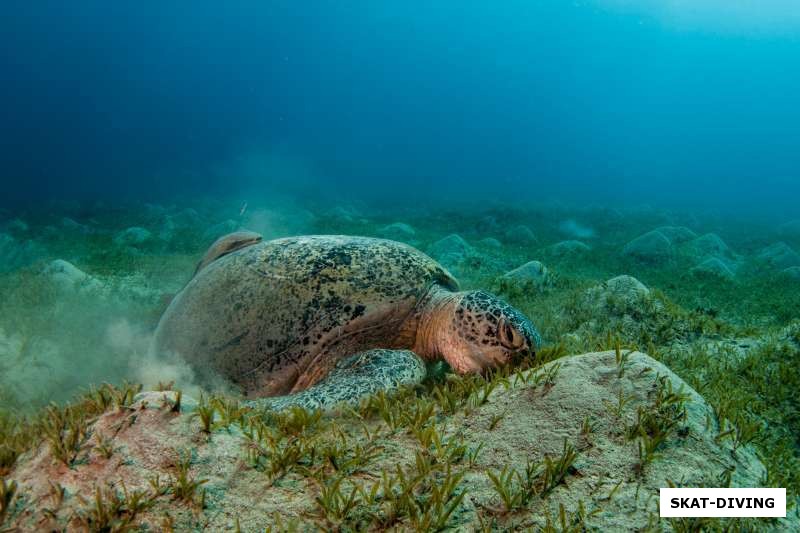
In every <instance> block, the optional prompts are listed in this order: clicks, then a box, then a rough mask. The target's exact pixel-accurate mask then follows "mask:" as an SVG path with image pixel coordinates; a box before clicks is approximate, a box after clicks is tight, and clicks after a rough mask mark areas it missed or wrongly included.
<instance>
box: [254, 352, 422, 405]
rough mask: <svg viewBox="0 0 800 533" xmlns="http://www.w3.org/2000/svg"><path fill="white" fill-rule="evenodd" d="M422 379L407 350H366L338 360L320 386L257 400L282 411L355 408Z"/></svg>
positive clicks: (418, 363)
mask: <svg viewBox="0 0 800 533" xmlns="http://www.w3.org/2000/svg"><path fill="white" fill-rule="evenodd" d="M423 379H425V363H423V362H422V360H421V359H420V358H419V357H418V356H417V355H416V354H415V353H414V352H412V351H410V350H382V349H375V350H368V351H366V352H361V353H358V354H355V355H353V356H350V357H346V358H344V359H341V360H340V361H339V362H338V363H336V365H335V366H334V367H333V369H332V370H331V371H330V373H329V374H328V375H327V376H325V377H324V378H323V379H322V380H321V381H320V382H319V383H317V384H316V385H314V386H313V387H310V388H308V389H306V390H304V391H302V392H298V393H295V394H289V395H288V396H276V397H273V398H263V399H260V400H258V404H259V405H260V406H262V407H269V408H271V409H274V410H281V409H285V408H287V407H291V406H292V405H301V406H303V407H305V408H306V409H324V408H327V407H330V406H333V405H336V404H339V403H342V402H345V403H349V404H355V403H358V400H359V399H361V398H362V397H364V396H366V395H368V394H371V393H374V392H377V391H379V390H385V391H390V390H393V389H397V388H398V387H400V386H401V385H413V384H416V383H419V382H420V381H422V380H423Z"/></svg>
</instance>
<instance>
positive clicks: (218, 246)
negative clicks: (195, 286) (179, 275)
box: [194, 231, 262, 276]
mask: <svg viewBox="0 0 800 533" xmlns="http://www.w3.org/2000/svg"><path fill="white" fill-rule="evenodd" d="M261 240H262V237H261V235H259V234H258V233H256V232H254V231H235V232H233V233H229V234H227V235H223V236H222V237H220V238H219V239H217V240H216V241H214V244H212V245H211V246H210V247H209V248H208V250H207V251H206V253H205V255H203V258H202V259H201V260H200V262H199V263H198V264H197V268H196V269H195V271H194V275H195V276H196V275H197V273H198V272H200V271H201V270H203V269H204V268H205V267H206V266H208V265H209V264H210V263H212V262H214V261H216V260H217V259H219V258H220V257H222V256H223V255H228V254H229V253H232V252H235V251H236V250H241V249H242V248H245V247H247V246H250V245H252V244H256V243H257V242H261Z"/></svg>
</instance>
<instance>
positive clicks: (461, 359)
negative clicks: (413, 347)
mask: <svg viewBox="0 0 800 533" xmlns="http://www.w3.org/2000/svg"><path fill="white" fill-rule="evenodd" d="M434 301H435V299H434ZM431 308H432V312H431V314H430V316H428V317H426V318H425V319H423V320H424V321H426V322H427V326H425V325H423V326H422V330H423V331H424V334H423V335H424V337H425V338H426V339H427V342H426V343H424V344H425V346H421V347H420V348H421V349H422V351H427V352H428V353H430V352H434V353H435V354H436V355H438V356H441V357H442V358H444V359H445V360H446V361H447V362H448V363H449V364H450V366H451V367H452V368H453V370H455V371H456V372H458V373H459V374H466V373H470V372H482V371H484V370H486V369H488V368H492V367H495V366H498V365H502V364H504V363H507V362H509V361H511V360H512V359H513V358H514V357H515V356H518V355H524V354H529V353H535V352H536V350H538V349H539V348H540V346H541V344H542V340H541V337H540V336H539V333H538V331H537V330H536V328H535V327H534V325H533V323H531V321H530V320H529V319H528V317H526V316H525V315H523V314H522V313H521V312H520V311H519V310H517V309H515V308H514V307H512V306H511V305H509V304H507V303H506V302H504V301H503V300H501V299H500V298H498V297H497V296H494V295H492V294H489V293H487V292H484V291H469V292H460V293H451V294H450V295H444V296H440V297H439V303H438V305H437V304H434V305H433V306H432V307H431ZM425 347H427V348H428V350H425ZM420 355H423V354H420Z"/></svg>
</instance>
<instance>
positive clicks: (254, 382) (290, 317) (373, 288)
mask: <svg viewBox="0 0 800 533" xmlns="http://www.w3.org/2000/svg"><path fill="white" fill-rule="evenodd" d="M218 242H219V241H218ZM457 289H458V283H457V282H456V281H455V280H454V279H453V277H452V276H451V275H450V274H449V273H448V272H447V271H446V270H445V269H444V268H443V267H442V266H440V265H439V264H438V263H436V262H435V261H433V260H432V259H431V258H429V257H428V256H426V255H424V254H423V253H421V252H419V251H418V250H416V249H414V248H412V247H410V246H407V245H405V244H402V243H397V242H393V241H387V240H382V239H372V238H366V237H349V236H330V235H328V236H306V237H292V238H286V239H278V240H274V241H268V242H257V243H255V244H252V245H250V246H246V247H243V248H240V249H238V250H235V251H233V252H230V253H226V254H225V255H222V256H219V257H218V258H216V259H215V260H213V261H211V262H210V263H209V264H207V265H206V266H205V267H204V268H202V269H200V271H199V272H198V273H197V275H196V276H195V277H194V278H193V279H192V280H191V281H190V282H189V283H188V284H187V286H186V287H185V288H184V290H183V291H182V292H181V293H180V294H178V296H177V297H176V298H175V299H174V300H173V301H172V303H171V304H170V306H169V308H168V309H167V311H166V312H165V313H164V316H163V317H162V319H161V322H160V323H159V327H158V329H157V331H156V336H155V342H154V349H155V350H157V351H158V352H167V351H172V352H177V353H178V354H179V355H181V356H182V357H183V358H184V359H186V360H187V361H189V362H190V363H191V364H192V366H193V367H194V368H195V370H196V371H197V372H198V374H199V376H200V377H201V378H206V379H207V380H209V381H211V380H213V378H214V377H215V376H219V375H222V376H223V377H225V378H226V379H228V380H229V381H231V382H233V383H235V384H237V385H239V386H240V387H242V389H243V391H244V392H245V394H246V395H247V396H248V397H250V398H262V397H272V396H280V395H286V394H291V393H299V392H301V391H306V392H305V393H303V394H302V395H294V396H292V399H293V403H301V404H305V405H308V406H315V405H322V404H326V403H327V404H329V403H331V402H333V403H335V402H336V401H338V400H339V399H345V400H353V399H354V398H355V396H363V395H364V394H368V393H372V392H375V391H377V390H379V389H382V388H391V387H393V386H397V385H399V384H402V383H415V382H418V381H419V380H420V379H421V374H420V372H419V366H418V365H417V364H415V363H413V362H412V363H409V357H411V355H413V354H411V352H407V351H404V350H413V352H414V353H415V354H416V355H417V356H419V357H422V358H423V359H427V360H436V359H440V358H444V359H445V360H447V362H448V363H450V365H451V366H452V367H453V368H454V369H455V370H456V371H458V372H461V373H465V372H477V371H481V370H483V369H484V368H487V367H490V366H494V365H496V364H499V363H502V362H505V361H507V360H508V359H509V358H510V357H511V356H512V355H514V354H516V353H519V352H523V351H531V350H535V349H536V348H537V347H538V346H539V344H540V340H539V336H538V333H536V331H535V329H534V328H533V325H532V324H531V323H530V321H529V320H528V319H527V318H525V317H524V316H523V315H522V314H521V313H519V312H518V311H517V310H515V309H513V308H512V307H510V306H508V304H505V303H504V302H502V301H501V300H499V299H497V298H496V297H494V296H492V295H490V294H488V293H484V292H480V291H478V292H455V291H457ZM410 354H411V355H410ZM393 355H394V356H395V357H396V360H394V362H393V363H392V361H393V359H392V356H393ZM418 363H419V365H421V364H422V363H421V362H419V361H418ZM337 365H338V366H337ZM370 375H371V376H372V377H371V378H370V377H368V376H370ZM326 377H327V378H328V379H326V380H324V382H323V381H322V380H323V379H324V378H326ZM315 385H316V386H315ZM312 386H314V387H313V389H310V390H309V388H310V387H312ZM339 389H341V390H339ZM335 390H339V392H338V393H334V392H333V391H335ZM353 391H358V394H357V395H354V393H353ZM301 397H302V398H303V399H302V400H301ZM321 398H327V399H328V400H329V401H327V400H326V401H322V400H320V399H321ZM271 403H272V404H276V403H281V402H279V401H278V400H275V399H273V400H271ZM283 403H285V402H283Z"/></svg>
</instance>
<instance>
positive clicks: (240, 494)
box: [0, 351, 800, 531]
mask: <svg viewBox="0 0 800 533" xmlns="http://www.w3.org/2000/svg"><path fill="white" fill-rule="evenodd" d="M134 392H135V389H127V390H115V389H111V388H104V389H101V391H96V392H95V393H94V394H93V395H92V396H91V398H89V399H87V400H85V401H84V402H83V403H81V404H79V405H77V406H75V407H72V408H70V409H68V410H66V411H63V410H57V409H52V410H51V411H50V412H49V413H48V414H47V416H45V417H44V418H43V422H42V423H41V424H42V425H41V428H42V429H39V430H30V433H29V435H28V437H29V438H37V439H40V440H42V441H43V442H41V444H39V445H38V446H34V447H33V449H31V450H29V451H28V452H25V453H24V454H22V455H21V456H20V457H19V459H18V460H17V463H16V466H15V467H13V469H12V470H11V471H10V474H9V475H8V476H7V477H6V479H5V480H4V481H3V487H4V491H5V492H6V494H9V493H12V492H13V493H14V494H12V496H11V498H10V499H9V505H8V506H6V508H5V509H4V511H5V514H6V516H5V520H6V522H5V523H0V526H7V527H8V526H10V527H12V528H13V527H19V528H21V529H24V530H45V529H47V530H50V529H62V528H72V529H79V528H84V529H93V530H101V529H103V528H107V529H110V528H112V527H117V528H123V527H136V528H147V529H155V530H165V529H170V528H174V529H176V530H192V529H208V530H215V531H220V530H233V529H236V528H241V530H243V531H255V530H263V529H264V527H265V526H276V528H277V529H278V530H283V529H284V528H287V527H291V526H292V524H294V525H297V526H299V527H300V529H316V528H322V529H327V530H333V529H337V528H341V529H345V530H356V529H358V530H380V529H384V528H397V529H403V530H405V529H418V530H426V531H427V530H434V529H440V528H444V527H450V528H455V529H457V530H473V529H478V528H485V527H492V528H494V529H495V530H509V529H520V528H528V527H534V528H537V529H538V528H543V527H545V526H546V525H547V524H548V523H549V524H550V525H552V526H556V527H557V526H558V525H559V524H561V520H562V517H563V519H564V520H565V521H566V522H567V525H570V526H571V527H573V528H574V530H582V529H584V528H585V529H591V530H600V531H619V530H633V529H642V528H645V527H649V528H653V527H656V528H667V527H668V526H669V524H668V523H666V522H665V521H662V520H660V519H659V517H658V508H657V502H658V489H659V488H660V487H665V486H668V485H669V484H671V483H675V484H679V485H682V486H702V485H706V486H719V485H727V484H730V485H731V486H758V485H759V484H760V479H761V478H762V476H763V475H764V467H763V466H762V465H761V463H760V462H759V461H758V459H757V458H756V456H755V454H754V453H753V451H752V450H751V449H750V448H749V447H747V446H744V445H738V444H737V442H736V440H735V438H731V437H730V436H728V437H724V436H721V435H720V434H719V432H720V430H719V424H718V421H717V420H716V418H715V416H714V413H713V411H712V409H711V408H710V407H709V406H708V405H707V404H706V402H705V401H704V400H703V399H702V398H701V397H700V396H699V395H698V394H697V393H696V392H694V391H693V390H691V389H690V388H689V387H688V386H687V385H686V384H685V383H684V382H682V381H681V380H680V379H679V378H678V377H677V376H675V375H674V374H673V373H672V372H671V371H670V370H669V369H667V368H666V367H665V366H663V365H662V364H660V363H659V362H657V361H655V360H654V359H652V358H650V357H648V356H647V355H644V354H641V353H636V352H634V353H627V352H613V351H611V352H600V353H589V354H585V355H580V356H573V357H566V358H561V359H559V360H557V361H554V362H551V363H549V364H547V365H545V366H544V367H541V368H536V369H531V370H527V371H514V370H512V369H506V371H504V372H499V373H497V374H496V375H495V376H494V377H493V378H491V379H489V380H488V381H485V380H483V379H482V378H477V377H469V378H455V377H453V379H446V380H445V381H443V382H440V383H438V384H436V385H431V386H429V387H428V389H426V390H425V391H420V392H414V391H406V392H404V393H401V394H399V395H398V396H396V397H394V398H393V399H392V400H389V399H388V398H387V397H385V396H382V395H379V396H376V397H373V398H372V399H371V400H370V401H368V402H365V403H363V404H362V405H361V406H360V407H359V408H358V409H355V410H353V409H350V410H344V411H342V412H340V413H337V414H333V415H322V414H320V413H309V412H306V411H302V410H296V411H292V412H288V413H282V414H275V413H265V412H256V411H250V410H247V409H242V408H241V407H239V406H238V405H237V404H236V403H235V402H233V401H231V400H225V399H222V398H216V399H212V400H210V401H206V400H202V401H200V402H199V403H198V402H195V401H191V400H189V399H188V398H186V397H183V398H180V397H179V396H178V394H177V393H175V392H148V393H144V394H139V395H138V396H136V397H135V399H134V397H133V393H134ZM0 427H2V426H0ZM9 431H11V430H10V429H8V428H4V432H9ZM0 474H2V471H0ZM0 517H2V515H0ZM0 519H1V518H0ZM790 520H794V522H790ZM773 525H774V527H778V528H784V529H786V530H789V529H792V530H797V528H798V527H799V526H800V524H798V523H796V519H795V518H791V519H789V520H786V521H783V522H781V523H775V524H773Z"/></svg>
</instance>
